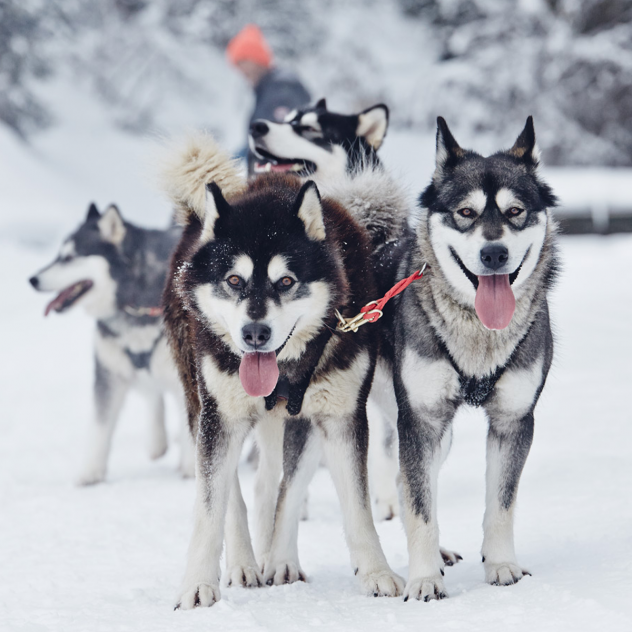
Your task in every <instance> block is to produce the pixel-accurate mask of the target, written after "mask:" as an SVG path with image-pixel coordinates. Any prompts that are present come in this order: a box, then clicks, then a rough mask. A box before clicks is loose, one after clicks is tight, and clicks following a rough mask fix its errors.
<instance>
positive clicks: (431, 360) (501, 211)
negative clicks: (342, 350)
mask: <svg viewBox="0 0 632 632" xmlns="http://www.w3.org/2000/svg"><path fill="white" fill-rule="evenodd" d="M538 163H539V159H538V152H537V150H536V145H535V131H534V126H533V119H532V118H531V117H529V119H528V120H527V123H526V125H525V127H524V129H523V131H522V133H521V134H520V135H519V136H518V139H517V140H516V142H515V144H514V145H513V147H511V149H509V150H506V151H500V152H497V153H495V154H493V155H491V156H488V157H483V156H481V155H480V154H478V153H476V152H474V151H470V150H466V149H463V148H461V147H460V145H459V144H458V143H457V142H456V140H455V139H454V136H453V135H452V133H451V132H450V130H449V129H448V126H447V124H446V122H445V120H443V119H442V118H439V119H438V129H437V148H436V168H435V172H434V175H433V177H432V181H431V183H430V184H429V186H428V187H427V188H426V189H425V191H424V192H423V193H422V195H421V197H420V207H421V209H420V212H419V214H418V216H417V218H416V222H415V225H414V227H411V231H410V236H409V238H408V240H406V239H404V240H402V243H401V246H400V247H401V252H402V255H401V264H400V266H399V270H398V274H397V278H400V279H403V278H406V277H407V276H409V275H410V274H412V273H413V272H414V271H415V270H419V269H421V268H422V266H423V265H424V264H427V266H428V268H429V271H428V272H427V273H426V274H425V275H424V277H423V279H421V280H419V281H416V282H415V283H413V284H412V285H411V286H410V287H409V288H408V289H407V290H406V291H405V292H403V293H402V294H401V295H400V296H399V297H397V299H396V303H397V304H396V307H395V317H394V322H393V325H392V331H391V337H390V340H391V347H390V348H389V347H388V346H386V347H385V349H384V350H383V353H382V355H381V359H380V362H379V363H378V371H377V373H376V380H379V383H380V384H381V385H382V387H383V388H381V390H380V393H379V398H375V399H379V404H380V405H381V406H382V407H383V409H385V410H389V409H390V410H394V411H397V413H396V414H397V433H398V439H399V464H400V472H401V499H402V519H403V522H404V525H405V528H406V534H407V538H408V550H409V555H410V566H409V576H408V583H407V585H406V588H405V591H404V597H405V599H409V598H410V599H420V600H423V601H429V600H433V599H442V598H444V597H446V596H447V592H448V591H447V590H446V586H445V583H444V581H445V580H444V576H443V568H444V566H445V565H446V564H447V565H450V560H448V561H446V558H445V555H442V552H441V550H440V548H439V527H438V523H437V499H436V494H437V479H438V473H439V469H440V467H441V464H442V463H443V461H444V459H445V458H446V456H447V454H448V451H449V448H450V443H451V440H452V425H453V423H452V422H453V419H454V417H455V414H456V411H457V409H458V408H459V407H460V406H461V405H463V404H467V405H470V406H481V407H483V408H484V410H485V413H486V416H487V418H488V421H489V431H488V435H487V479H486V485H487V493H486V509H485V517H484V521H483V528H484V538H483V546H482V560H483V564H484V569H485V579H486V581H487V582H488V583H490V584H493V585H509V584H514V583H516V582H518V581H519V580H520V579H521V578H522V577H523V576H524V575H528V574H529V573H528V572H527V571H526V570H525V569H524V567H523V566H522V565H520V564H519V563H518V561H517V558H516V554H515V550H514V538H513V514H514V507H515V502H516V494H517V489H518V483H519V480H520V475H521V473H522V470H523V467H524V464H525V461H526V458H527V455H528V453H529V448H530V446H531V442H532V438H533V428H534V409H535V406H536V404H537V401H538V398H539V396H540V393H541V391H542V389H543V387H544V383H545V380H546V377H547V374H548V371H549V368H550V366H551V360H552V357H553V338H552V334H551V326H550V323H549V310H548V304H547V294H548V291H549V289H550V288H551V285H552V283H553V281H554V279H555V276H556V273H557V270H558V263H557V256H556V247H555V237H556V224H555V221H554V219H553V217H552V216H551V212H550V209H551V208H552V207H553V206H555V204H556V199H555V196H554V195H553V193H552V191H551V189H550V188H549V187H548V186H547V185H546V184H545V183H544V182H543V181H542V179H541V178H540V176H539V173H538ZM394 258H395V259H397V257H394ZM389 370H390V371H392V374H393V376H394V379H393V383H394V389H393V390H392V392H391V393H390V400H391V403H390V404H389V402H388V400H389V395H388V394H387V392H386V391H387V389H386V386H385V385H386V384H387V383H388V381H387V380H385V379H383V376H384V375H385V374H386V373H388V371H389ZM371 398H372V399H374V393H373V392H372V393H371Z"/></svg>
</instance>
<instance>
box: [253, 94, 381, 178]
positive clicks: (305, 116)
mask: <svg viewBox="0 0 632 632" xmlns="http://www.w3.org/2000/svg"><path fill="white" fill-rule="evenodd" d="M387 128H388V108H387V107H386V106H385V105H384V104H383V103H380V104H378V105H374V106H372V107H370V108H368V109H366V110H364V111H363V112H360V113H359V114H349V115H347V114H337V113H335V112H330V111H329V110H328V109H327V102H326V101H325V99H321V100H320V101H318V103H316V105H315V106H312V107H307V108H304V109H301V110H294V111H292V112H290V113H289V114H288V115H287V117H286V118H285V121H284V122H283V123H274V122H272V121H266V120H263V119H259V120H256V121H254V122H253V123H252V125H251V126H250V136H249V144H250V149H251V150H252V152H253V153H254V154H255V157H256V161H255V173H264V172H269V171H274V172H276V171H280V172H290V173H294V174H298V175H300V176H309V177H310V178H311V179H313V180H315V181H316V182H318V185H319V186H320V185H321V184H322V183H323V182H325V181H327V180H331V179H334V178H337V177H339V176H340V175H341V174H344V173H345V172H353V171H356V170H357V169H358V167H362V166H364V165H365V164H366V163H367V162H369V163H370V162H372V161H374V160H376V158H377V157H376V154H375V152H376V151H377V150H378V149H379V148H380V146H381V145H382V142H383V141H384V137H385V136H386V130H387Z"/></svg>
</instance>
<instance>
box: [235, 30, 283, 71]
mask: <svg viewBox="0 0 632 632" xmlns="http://www.w3.org/2000/svg"><path fill="white" fill-rule="evenodd" d="M226 55H227V56H228V59H229V60H230V62H231V63H232V64H237V63H238V62H240V61H245V60H249V61H254V62H255V63H257V64H259V65H260V66H265V67H266V68H269V67H270V64H272V51H271V50H270V47H269V46H268V42H266V40H265V38H264V37H263V33H261V31H260V30H259V27H258V26H256V25H255V24H247V25H246V26H244V28H243V29H241V31H239V33H237V35H235V37H233V39H232V40H230V42H228V46H227V47H226Z"/></svg>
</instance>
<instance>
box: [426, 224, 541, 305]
mask: <svg viewBox="0 0 632 632" xmlns="http://www.w3.org/2000/svg"><path fill="white" fill-rule="evenodd" d="M546 224H547V219H546V215H545V214H544V213H541V214H539V215H538V223H537V224H535V225H533V226H530V227H529V228H525V229H524V230H518V231H513V230H511V229H509V228H508V227H504V229H503V234H502V236H501V238H500V239H498V240H495V241H494V242H489V241H487V240H486V239H485V237H484V236H483V228H482V227H476V228H475V229H474V231H468V232H465V233H461V232H459V231H457V230H455V229H452V228H450V227H449V226H446V225H445V224H444V223H443V221H442V217H441V216H440V215H439V214H433V215H432V216H431V217H430V235H431V241H432V245H433V247H434V251H435V254H436V256H437V259H438V260H439V263H440V265H441V268H442V270H443V271H444V273H445V275H446V278H447V279H448V280H449V282H450V283H451V284H452V286H453V287H454V288H455V289H456V290H457V291H458V293H459V294H460V295H461V298H462V300H464V301H465V302H467V303H469V304H471V305H473V304H474V298H475V296H476V290H475V289H474V286H473V285H472V283H471V282H470V280H469V279H468V278H467V277H466V276H465V274H464V273H463V271H462V270H461V268H460V266H459V265H458V263H457V262H456V261H455V260H454V257H453V256H452V254H451V252H450V248H452V249H453V250H454V251H455V252H456V254H457V255H458V257H459V259H461V261H462V262H463V264H464V265H465V267H466V268H467V269H468V270H469V271H470V272H472V274H475V275H485V274H489V272H490V271H489V269H488V268H486V267H485V266H484V265H483V263H482V261H481V258H480V253H481V249H482V248H483V247H484V246H485V245H487V244H489V243H497V244H502V245H504V246H506V247H507V249H508V250H509V260H508V262H507V266H506V269H507V270H508V271H510V272H514V271H515V270H516V269H517V268H518V266H519V265H520V264H521V263H522V268H521V270H520V273H519V274H518V277H517V279H516V281H515V282H514V283H513V284H512V290H513V291H514V294H516V295H517V296H519V289H520V286H521V285H522V283H523V282H524V281H525V280H526V279H527V278H528V277H529V275H530V274H531V273H532V272H533V270H534V269H535V266H536V265H537V261H538V257H539V255H540V250H541V249H542V245H543V243H544V238H545V236H546ZM527 251H529V255H528V256H527V257H526V258H525V254H526V253H527ZM523 259H524V262H523Z"/></svg>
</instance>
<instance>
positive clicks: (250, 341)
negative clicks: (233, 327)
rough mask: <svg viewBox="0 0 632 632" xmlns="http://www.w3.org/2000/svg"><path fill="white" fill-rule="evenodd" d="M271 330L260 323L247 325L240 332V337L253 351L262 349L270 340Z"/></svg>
mask: <svg viewBox="0 0 632 632" xmlns="http://www.w3.org/2000/svg"><path fill="white" fill-rule="evenodd" d="M271 335H272V330H271V329H270V327H268V326H267V325H262V324H261V323H249V324H248V325H245V326H244V327H243V329H242V330H241V336H242V338H243V339H244V342H245V343H246V344H247V345H248V346H249V347H252V348H253V349H257V348H258V347H263V345H265V344H266V342H268V340H270V336H271Z"/></svg>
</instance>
